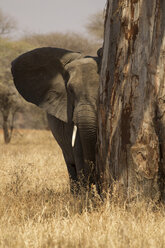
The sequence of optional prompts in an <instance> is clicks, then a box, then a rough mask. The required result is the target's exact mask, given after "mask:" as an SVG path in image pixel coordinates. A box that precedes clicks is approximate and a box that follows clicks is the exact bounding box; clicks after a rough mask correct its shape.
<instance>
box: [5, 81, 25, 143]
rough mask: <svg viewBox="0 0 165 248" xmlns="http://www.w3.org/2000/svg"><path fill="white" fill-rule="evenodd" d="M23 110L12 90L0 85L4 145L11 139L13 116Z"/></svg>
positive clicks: (19, 99)
mask: <svg viewBox="0 0 165 248" xmlns="http://www.w3.org/2000/svg"><path fill="white" fill-rule="evenodd" d="M22 110H23V104H22V101H21V98H20V97H18V95H17V93H16V91H15V90H14V89H12V88H9V87H7V86H5V85H4V84H0V112H1V114H2V120H3V122H2V127H3V134H4V141H5V143H6V144H7V143H9V142H10V140H11V137H12V132H13V127H14V117H15V114H16V113H17V112H19V111H22Z"/></svg>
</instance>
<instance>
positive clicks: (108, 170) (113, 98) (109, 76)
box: [96, 0, 165, 199]
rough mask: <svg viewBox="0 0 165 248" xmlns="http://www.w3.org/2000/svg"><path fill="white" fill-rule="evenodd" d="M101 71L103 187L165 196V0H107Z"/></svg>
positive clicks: (100, 168)
mask: <svg viewBox="0 0 165 248" xmlns="http://www.w3.org/2000/svg"><path fill="white" fill-rule="evenodd" d="M100 77H101V79H100V89H99V103H98V145H97V150H98V151H97V153H98V154H97V168H96V172H97V176H98V180H99V184H100V185H101V191H104V190H107V189H111V188H112V189H114V188H113V185H115V188H116V189H117V190H118V192H121V190H122V192H123V193H124V195H125V196H126V197H128V198H131V197H134V196H145V197H149V198H152V199H157V198H159V197H160V195H161V197H162V198H164V199H165V1H164V0H150V1H146V0H107V12H106V18H105V33H104V46H103V60H102V69H101V76H100ZM160 192H161V194H160Z"/></svg>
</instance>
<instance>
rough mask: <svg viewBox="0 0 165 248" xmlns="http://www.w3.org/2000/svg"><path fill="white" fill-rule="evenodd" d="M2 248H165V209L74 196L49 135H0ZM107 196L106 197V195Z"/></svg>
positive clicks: (138, 203) (17, 132) (15, 133)
mask: <svg viewBox="0 0 165 248" xmlns="http://www.w3.org/2000/svg"><path fill="white" fill-rule="evenodd" d="M0 148H1V154H0V176H1V180H0V247H11V248H15V247H19V248H24V247H30V248H33V247H35V248H39V247H41V248H47V247H51V248H52V247H62V248H65V247H68V248H69V247H85V248H86V247H92V248H93V247H94V248H95V247H102V248H103V247H115V248H118V247H120V248H122V247H131V248H132V247H138V248H140V247H143V248H147V247H165V208H164V207H163V206H160V205H159V206H157V205H155V204H154V203H152V202H150V203H148V204H146V203H145V202H132V203H130V204H129V206H128V205H126V204H116V200H111V199H107V200H105V202H104V203H101V201H100V200H99V196H98V195H97V194H95V197H94V198H92V199H90V197H88V196H87V195H86V196H81V197H77V198H74V197H72V195H70V193H69V185H68V175H67V171H66V167H65V164H64V161H63V158H62V154H61V151H60V148H59V147H58V146H57V144H56V143H55V141H54V139H53V137H52V135H51V133H50V132H49V131H27V130H19V131H15V132H14V135H13V139H12V141H11V143H10V144H9V145H5V144H4V143H3V137H2V132H0ZM107 198H108V197H107Z"/></svg>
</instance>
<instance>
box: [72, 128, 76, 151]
mask: <svg viewBox="0 0 165 248" xmlns="http://www.w3.org/2000/svg"><path fill="white" fill-rule="evenodd" d="M76 134H77V126H76V125H74V127H73V134H72V147H74V145H75V140H76Z"/></svg>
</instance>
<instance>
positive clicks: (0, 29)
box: [0, 9, 17, 37]
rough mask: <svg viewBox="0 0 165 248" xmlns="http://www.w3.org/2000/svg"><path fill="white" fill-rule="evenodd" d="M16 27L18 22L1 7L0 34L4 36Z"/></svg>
mask: <svg viewBox="0 0 165 248" xmlns="http://www.w3.org/2000/svg"><path fill="white" fill-rule="evenodd" d="M16 27H17V24H16V21H15V20H14V18H12V17H10V16H9V15H6V14H4V12H3V11H2V10H1V9H0V36H1V37H2V36H6V35H9V34H11V32H13V31H14V30H15V29H16Z"/></svg>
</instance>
